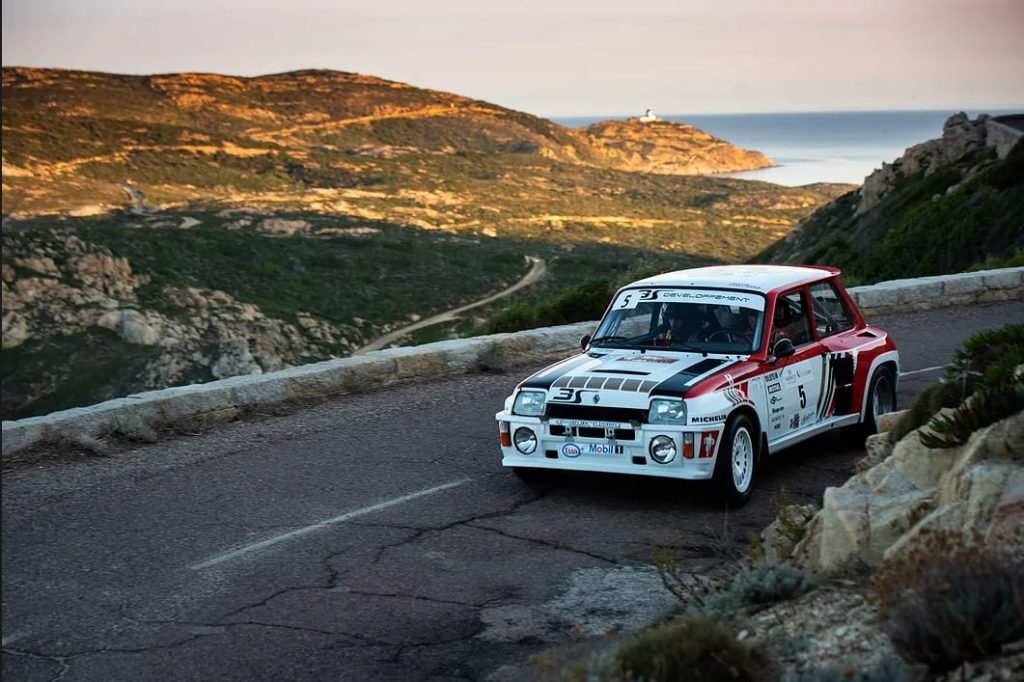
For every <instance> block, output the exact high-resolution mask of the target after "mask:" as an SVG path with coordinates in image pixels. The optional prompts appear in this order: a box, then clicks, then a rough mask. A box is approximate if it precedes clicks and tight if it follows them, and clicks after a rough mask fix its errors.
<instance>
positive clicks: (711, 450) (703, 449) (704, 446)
mask: <svg viewBox="0 0 1024 682" xmlns="http://www.w3.org/2000/svg"><path fill="white" fill-rule="evenodd" d="M717 442H718V434H716V433H705V434H704V435H703V436H702V437H701V439H700V457H701V458H707V457H714V456H715V443H717Z"/></svg>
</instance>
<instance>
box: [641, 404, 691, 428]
mask: <svg viewBox="0 0 1024 682" xmlns="http://www.w3.org/2000/svg"><path fill="white" fill-rule="evenodd" d="M647 421H648V422H649V423H651V424H685V423H686V405H685V404H684V403H683V401H682V400H667V399H663V398H657V399H655V400H652V401H651V411H650V412H649V413H648V414H647Z"/></svg>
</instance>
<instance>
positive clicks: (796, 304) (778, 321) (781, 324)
mask: <svg viewBox="0 0 1024 682" xmlns="http://www.w3.org/2000/svg"><path fill="white" fill-rule="evenodd" d="M779 339H789V340H790V341H792V342H793V345H794V346H799V345H801V344H805V343H808V342H810V341H812V340H813V339H814V337H813V336H811V321H810V319H809V316H808V315H807V309H806V307H805V306H804V300H803V297H802V296H801V295H800V292H799V291H794V292H791V293H788V294H785V295H783V296H779V297H778V298H777V299H776V300H775V314H774V316H773V317H772V338H771V346H769V347H770V348H771V347H774V346H775V343H776V342H777V341H778V340H779Z"/></svg>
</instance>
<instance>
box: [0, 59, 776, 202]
mask: <svg viewBox="0 0 1024 682" xmlns="http://www.w3.org/2000/svg"><path fill="white" fill-rule="evenodd" d="M3 121H4V141H3V163H4V173H3V176H4V194H3V211H4V213H5V214H12V213H35V214H38V213H49V212H57V211H72V212H75V213H95V212H101V211H104V210H107V209H109V208H111V207H116V206H121V205H124V204H125V202H126V200H127V199H128V196H127V194H126V189H127V188H126V186H125V183H126V182H131V183H132V184H133V185H135V186H137V187H139V189H140V190H141V191H142V192H143V194H144V195H145V196H146V197H147V198H148V200H149V201H150V202H160V203H167V202H178V201H192V200H195V199H199V198H208V195H209V193H210V192H211V191H217V192H218V193H220V194H224V196H220V197H218V198H219V199H221V200H227V201H236V202H237V201H241V200H256V201H263V202H279V201H281V197H280V195H281V194H282V193H283V194H290V193H294V192H300V191H308V190H318V189H322V190H339V189H362V188H374V189H377V188H380V187H386V186H389V185H395V184H401V185H403V186H404V187H406V188H410V189H411V188H413V187H416V188H420V189H424V190H427V191H430V190H435V189H437V188H436V187H431V186H430V183H429V182H424V181H422V180H421V179H420V178H417V177H416V176H417V175H422V174H423V171H425V170H426V171H428V172H429V174H430V175H431V176H434V177H435V178H436V179H443V178H445V177H448V176H452V175H458V174H459V173H460V171H467V170H468V169H466V168H465V165H466V164H464V163H462V161H463V159H453V158H452V157H454V156H462V157H465V156H467V155H468V156H469V157H471V158H473V157H476V156H477V155H486V156H488V157H490V156H494V155H497V156H499V157H500V156H502V155H512V156H519V157H524V158H529V159H534V160H539V161H547V160H555V161H563V162H569V163H573V164H583V165H587V166H594V167H599V168H605V169H613V170H647V169H646V168H641V167H640V164H638V161H637V158H636V156H637V151H636V150H635V149H624V148H623V147H622V144H623V142H624V141H623V140H615V139H612V140H608V139H606V138H607V137H608V133H607V132H605V133H603V134H602V133H599V132H597V130H598V129H597V128H595V127H592V130H590V131H589V132H580V131H576V130H573V129H570V128H565V127H562V126H559V125H556V124H555V123H552V122H550V121H547V120H545V119H542V118H537V117H535V116H530V115H528V114H524V113H521V112H517V111H513V110H510V109H506V108H503V107H499V106H495V105H493V104H488V103H486V102H482V101H479V100H473V99H469V98H468V97H462V96H459V95H453V94H449V93H444V92H438V91H434V90H426V89H422V88H416V87H412V86H410V85H406V84H404V83H397V82H393V81H387V80H383V79H380V78H375V77H372V76H364V75H360V74H353V73H343V72H333V71H297V72H292V73H285V74H277V75H271V76H261V77H256V78H238V77H231V76H221V75H214V74H169V75H159V76H122V75H114V74H105V73H92V72H81V71H63V70H55V69H29V68H18V67H5V68H4V70H3ZM624 125H625V124H623V125H619V124H617V123H613V122H610V123H609V124H608V125H607V126H606V128H607V130H620V129H623V126H624ZM634 128H635V129H634V131H633V133H632V135H631V138H632V139H631V140H630V141H629V144H631V145H637V144H649V146H650V147H651V149H652V150H653V152H654V154H655V155H656V157H657V158H656V160H655V165H657V166H658V172H671V173H682V174H694V173H715V172H723V171H729V170H742V169H746V168H749V167H751V163H752V162H751V161H750V160H749V159H748V158H747V157H751V156H753V157H756V158H757V161H756V162H755V163H756V164H759V165H762V166H763V165H770V163H771V162H770V161H768V160H767V159H765V157H763V156H762V155H760V154H756V153H752V152H746V151H744V150H739V149H736V148H735V147H733V146H732V145H730V144H728V143H727V142H724V141H722V140H718V139H716V138H713V137H712V136H710V135H708V134H707V133H703V132H702V131H699V130H697V129H695V128H692V127H691V126H684V125H679V124H673V123H658V124H654V125H651V126H642V125H641V126H639V127H638V128H636V127H634ZM666 131H667V132H666ZM667 137H671V138H672V143H671V144H670V145H667V146H666V145H665V144H664V139H665V138H667ZM474 160H476V161H477V164H475V165H477V166H480V167H478V168H476V174H477V176H480V177H483V176H486V175H488V174H493V173H497V167H500V166H502V165H504V164H501V163H499V164H493V163H484V164H480V163H479V159H478V158H476V159H474ZM513 170H516V169H513ZM491 179H494V178H493V177H492V178H491ZM329 198H332V199H337V198H340V199H342V200H344V198H345V197H344V196H340V197H339V196H337V195H331V196H330V197H329ZM425 213H426V212H425ZM426 215H429V213H426Z"/></svg>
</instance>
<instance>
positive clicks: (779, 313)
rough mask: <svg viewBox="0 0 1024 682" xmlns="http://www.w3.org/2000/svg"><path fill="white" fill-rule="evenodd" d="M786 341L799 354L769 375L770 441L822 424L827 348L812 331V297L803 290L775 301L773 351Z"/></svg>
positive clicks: (767, 393) (783, 360) (772, 324)
mask: <svg viewBox="0 0 1024 682" xmlns="http://www.w3.org/2000/svg"><path fill="white" fill-rule="evenodd" d="M782 338H788V339H789V340H790V341H791V342H792V343H793V347H794V348H795V350H796V352H795V353H794V354H793V355H792V356H790V357H788V358H782V359H780V360H778V361H777V362H776V363H775V364H774V366H773V368H772V369H771V370H770V371H769V372H767V373H766V375H765V391H766V395H767V397H768V415H769V416H768V440H769V441H775V440H778V439H780V438H785V437H786V436H791V435H793V434H795V433H798V432H800V431H803V430H805V429H809V428H813V427H814V426H816V425H817V424H818V422H819V421H820V411H819V409H818V408H819V407H820V405H819V399H820V398H821V396H822V379H823V376H824V359H825V356H824V348H823V347H822V345H821V344H820V343H819V342H818V341H817V340H816V339H815V335H814V333H813V331H812V329H811V316H810V314H809V305H808V298H807V294H806V291H805V290H804V289H803V288H800V289H795V290H791V291H788V292H786V293H783V294H780V295H779V296H777V297H776V299H775V306H774V308H773V311H772V317H771V328H770V330H769V336H768V339H769V349H771V348H773V347H774V346H775V344H776V343H777V342H778V341H779V340H780V339H782Z"/></svg>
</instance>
